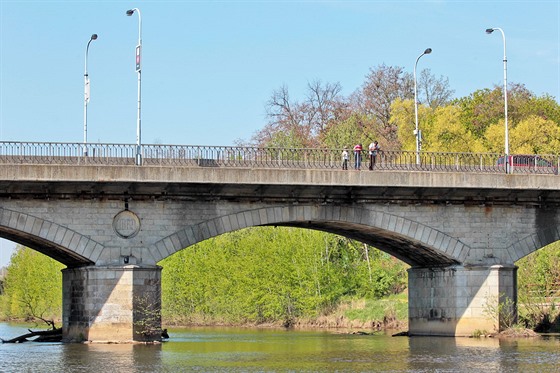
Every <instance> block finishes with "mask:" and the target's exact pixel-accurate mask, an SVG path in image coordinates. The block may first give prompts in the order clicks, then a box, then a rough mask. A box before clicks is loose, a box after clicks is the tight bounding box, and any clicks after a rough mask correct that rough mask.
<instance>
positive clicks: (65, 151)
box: [0, 141, 560, 174]
mask: <svg viewBox="0 0 560 373" xmlns="http://www.w3.org/2000/svg"><path fill="white" fill-rule="evenodd" d="M141 151H142V164H143V165H145V166H183V167H248V168H291V169H332V170H336V169H340V170H342V149H320V148H313V149H289V148H258V147H250V146H197V145H157V144H155V145H142V147H141ZM135 157H136V145H135V144H95V143H92V144H87V145H84V144H82V143H43V142H7V141H3V142H0V165H1V164H59V165H122V166H134V165H135ZM361 157H362V161H361V168H362V169H367V168H368V166H369V156H368V155H367V152H366V151H364V152H363V153H362V156H361ZM418 159H419V162H417V154H416V152H414V151H382V152H380V153H379V154H378V155H377V157H376V163H375V169H376V170H407V171H440V172H487V173H505V172H506V169H505V165H506V163H508V164H509V165H510V166H509V167H510V172H511V173H535V174H558V169H559V167H560V156H559V155H519V156H518V155H513V156H509V159H508V162H506V159H507V158H506V157H504V155H503V154H492V153H445V152H421V153H420V154H419V157H418ZM354 162H355V158H354V155H353V154H350V159H349V161H348V169H349V170H353V169H354Z"/></svg>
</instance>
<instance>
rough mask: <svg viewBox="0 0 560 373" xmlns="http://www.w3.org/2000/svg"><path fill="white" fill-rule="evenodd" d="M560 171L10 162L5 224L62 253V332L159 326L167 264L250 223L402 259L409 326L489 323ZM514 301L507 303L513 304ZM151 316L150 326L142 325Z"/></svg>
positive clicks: (117, 334)
mask: <svg viewBox="0 0 560 373" xmlns="http://www.w3.org/2000/svg"><path fill="white" fill-rule="evenodd" d="M558 180H559V179H558V176H555V175H527V174H489V173H449V172H414V171H387V170H385V171H373V172H371V171H361V172H359V171H342V170H309V169H307V170H297V169H253V168H215V167H196V166H194V167H173V166H169V167H167V166H142V167H138V166H122V165H121V166H110V165H103V166H99V165H82V166H79V165H25V164H19V165H3V166H2V167H1V168H0V236H1V237H3V238H6V239H9V240H12V241H14V242H18V243H21V244H23V245H26V246H28V247H30V248H33V249H35V250H37V251H40V252H42V253H44V254H46V255H48V256H50V257H52V258H54V259H56V260H58V261H60V262H62V263H64V264H65V265H66V266H67V269H65V270H64V271H63V330H64V338H65V340H67V341H81V340H91V341H131V340H154V339H159V335H158V333H157V330H158V329H159V328H160V327H161V320H159V319H158V318H157V317H156V318H154V317H153V315H157V314H158V312H157V311H159V308H160V304H161V299H160V279H161V267H159V266H158V265H157V263H158V262H159V261H160V260H162V259H164V258H166V257H167V256H169V255H172V254H173V253H175V252H177V251H179V250H182V249H184V248H186V247H188V246H190V245H193V244H195V243H197V242H200V241H203V240H205V239H208V238H211V237H214V236H217V235H220V234H223V233H226V232H231V231H235V230H238V229H242V228H246V227H252V226H291V227H301V228H309V229H317V230H321V231H325V232H331V233H336V234H339V235H343V236H346V237H349V238H353V239H357V240H359V241H362V242H365V243H368V244H370V245H373V246H375V247H376V248H379V249H381V250H383V251H385V252H387V253H389V254H391V255H393V256H395V257H397V258H399V259H400V260H402V261H404V262H406V263H408V264H409V265H410V266H411V268H410V270H409V333H410V334H411V335H448V336H460V335H470V334H472V332H473V331H475V330H477V329H479V330H484V329H486V330H492V329H493V327H494V325H493V322H492V321H491V320H489V319H488V318H487V316H485V314H484V312H483V311H484V307H485V304H486V302H488V301H489V300H491V299H496V300H497V299H500V300H501V301H504V299H505V298H506V297H507V298H509V299H511V300H513V304H514V307H515V306H516V303H515V302H516V298H517V284H516V267H515V262H516V261H517V260H519V259H520V258H522V257H524V256H526V255H528V254H530V253H532V252H534V251H536V250H538V249H539V248H541V247H543V246H545V245H547V244H549V243H552V242H554V241H557V240H559V239H560V231H559V221H560V209H559V205H560V190H559V189H558V185H559V184H558ZM507 304H511V302H509V303H507ZM145 320H150V322H151V323H152V325H151V326H150V327H148V328H146V322H145Z"/></svg>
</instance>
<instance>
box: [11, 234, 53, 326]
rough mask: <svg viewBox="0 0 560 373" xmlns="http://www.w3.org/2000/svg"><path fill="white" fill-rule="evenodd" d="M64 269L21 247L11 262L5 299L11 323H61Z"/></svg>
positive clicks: (37, 253) (33, 251)
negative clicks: (35, 320) (34, 319)
mask: <svg viewBox="0 0 560 373" xmlns="http://www.w3.org/2000/svg"><path fill="white" fill-rule="evenodd" d="M63 268H64V265H62V264H61V263H59V262H57V261H55V260H53V259H51V258H49V257H47V256H46V255H43V254H41V253H39V252H37V251H35V250H32V249H29V248H27V247H24V246H21V245H18V246H17V248H16V251H15V252H14V254H13V255H12V257H11V259H10V264H9V265H8V269H7V275H6V279H5V288H4V290H5V292H4V295H3V296H2V298H3V301H2V312H3V314H4V316H5V317H6V318H9V319H33V318H40V319H44V320H48V319H50V320H53V319H61V315H62V273H61V270H62V269H63Z"/></svg>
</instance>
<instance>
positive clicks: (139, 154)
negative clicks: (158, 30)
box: [126, 8, 142, 166]
mask: <svg viewBox="0 0 560 373" xmlns="http://www.w3.org/2000/svg"><path fill="white" fill-rule="evenodd" d="M135 12H136V13H137V14H138V45H137V46H136V72H137V73H138V115H137V121H136V165H137V166H141V165H142V152H141V144H142V125H141V123H142V122H141V116H140V114H141V102H142V99H141V98H142V95H141V92H142V66H141V63H142V15H141V14H140V9H138V8H134V9H129V10H127V11H126V15H127V16H131V15H133V14H134V13H135Z"/></svg>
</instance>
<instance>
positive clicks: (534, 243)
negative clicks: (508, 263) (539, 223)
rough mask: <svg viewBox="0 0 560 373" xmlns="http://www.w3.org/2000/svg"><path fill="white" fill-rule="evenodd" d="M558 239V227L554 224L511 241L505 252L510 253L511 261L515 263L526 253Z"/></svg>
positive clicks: (559, 235)
mask: <svg viewBox="0 0 560 373" xmlns="http://www.w3.org/2000/svg"><path fill="white" fill-rule="evenodd" d="M559 240H560V227H558V226H556V225H553V226H547V227H544V228H541V229H538V230H537V231H536V232H535V233H533V234H530V235H528V236H526V237H524V238H522V239H520V240H519V241H517V242H515V243H513V245H511V247H510V248H508V250H507V252H509V253H510V255H511V259H512V263H515V262H517V261H518V260H520V259H522V258H524V257H526V256H527V255H529V254H532V253H534V252H535V251H537V250H539V249H541V248H543V247H545V246H547V245H549V244H551V243H554V242H556V241H559Z"/></svg>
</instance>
